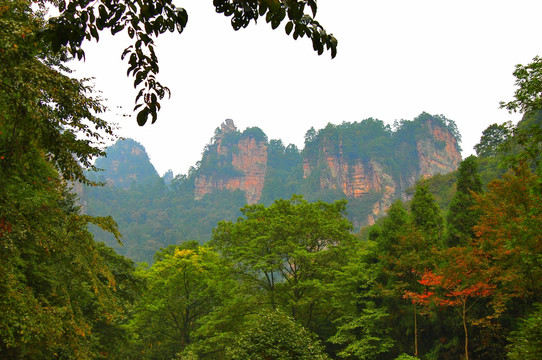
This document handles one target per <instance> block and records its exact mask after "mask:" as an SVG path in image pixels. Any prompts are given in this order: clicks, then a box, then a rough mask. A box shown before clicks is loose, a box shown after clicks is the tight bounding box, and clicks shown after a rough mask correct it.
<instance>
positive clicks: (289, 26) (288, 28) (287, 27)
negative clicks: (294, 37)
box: [285, 21, 294, 35]
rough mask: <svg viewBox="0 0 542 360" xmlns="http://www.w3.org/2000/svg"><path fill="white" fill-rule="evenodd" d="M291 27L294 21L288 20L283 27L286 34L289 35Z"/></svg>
mask: <svg viewBox="0 0 542 360" xmlns="http://www.w3.org/2000/svg"><path fill="white" fill-rule="evenodd" d="M293 28H294V23H293V22H292V21H288V23H286V27H285V30H286V34H288V35H290V33H291V32H292V29H293Z"/></svg>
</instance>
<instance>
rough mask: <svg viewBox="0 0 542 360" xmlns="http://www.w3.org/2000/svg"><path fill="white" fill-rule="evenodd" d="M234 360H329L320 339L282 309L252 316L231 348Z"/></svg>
mask: <svg viewBox="0 0 542 360" xmlns="http://www.w3.org/2000/svg"><path fill="white" fill-rule="evenodd" d="M227 358H228V359H231V360H244V359H254V360H266V359H274V360H313V359H319V360H325V359H328V357H327V355H326V354H325V352H324V349H323V347H322V345H321V344H320V342H319V341H318V340H316V337H315V336H314V335H313V334H311V333H310V332H309V331H307V330H306V329H305V328H303V326H301V325H300V324H298V323H296V322H295V320H294V319H292V318H291V317H289V316H287V315H286V314H284V313H281V312H280V311H278V310H272V311H262V312H259V313H258V314H256V315H254V316H252V319H251V320H250V321H249V322H248V323H247V324H246V326H245V327H244V330H243V331H241V333H240V334H239V335H238V337H237V339H236V340H235V342H234V343H232V344H231V345H230V346H229V347H228V349H227Z"/></svg>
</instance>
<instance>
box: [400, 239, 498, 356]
mask: <svg viewBox="0 0 542 360" xmlns="http://www.w3.org/2000/svg"><path fill="white" fill-rule="evenodd" d="M440 258H441V261H442V262H441V263H440V264H439V266H438V267H436V268H435V269H434V270H431V269H427V270H426V271H424V272H423V274H422V278H421V279H420V280H419V283H420V284H421V285H423V286H425V289H424V291H423V292H421V293H416V292H412V291H406V292H405V294H404V296H405V297H406V298H409V299H411V300H412V302H413V303H416V304H420V305H423V306H426V307H430V306H439V307H448V306H450V307H454V308H455V309H457V311H458V313H459V315H460V317H461V321H462V325H463V331H464V346H465V359H467V360H468V359H469V347H468V344H469V335H468V334H469V333H468V322H469V318H468V317H467V313H468V312H469V310H470V309H471V308H472V306H473V305H474V304H475V303H476V302H477V301H478V299H480V298H487V297H489V296H491V295H492V294H493V293H494V292H495V288H496V285H495V284H493V283H492V281H493V279H492V275H493V274H492V272H491V269H487V268H485V264H484V261H485V258H484V257H483V256H480V255H479V254H478V253H477V252H476V251H475V250H472V249H469V248H466V247H455V248H449V249H446V250H443V251H442V252H441V256H440Z"/></svg>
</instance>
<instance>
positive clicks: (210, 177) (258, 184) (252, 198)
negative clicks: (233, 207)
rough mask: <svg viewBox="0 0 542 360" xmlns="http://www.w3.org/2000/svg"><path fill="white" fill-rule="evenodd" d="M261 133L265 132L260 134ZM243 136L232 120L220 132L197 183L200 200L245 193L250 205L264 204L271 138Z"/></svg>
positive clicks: (216, 136) (210, 146)
mask: <svg viewBox="0 0 542 360" xmlns="http://www.w3.org/2000/svg"><path fill="white" fill-rule="evenodd" d="M260 132H261V130H260ZM262 134H263V133H261V134H259V133H257V132H256V133H255V134H253V133H251V132H248V133H247V132H245V133H242V134H241V133H239V131H237V128H236V127H235V125H234V123H233V121H232V120H230V119H228V120H226V121H225V122H224V123H223V124H222V126H221V127H220V129H217V131H216V134H215V137H214V138H213V140H212V143H211V144H210V145H209V146H208V147H207V149H206V151H205V152H204V159H203V161H202V167H201V168H200V170H201V171H200V174H199V175H198V176H197V177H196V179H195V182H194V197H195V199H196V200H199V199H201V198H203V196H204V195H206V194H209V193H211V192H212V191H214V190H216V189H227V190H237V189H239V190H241V191H243V192H244V193H245V197H246V200H247V203H248V204H255V203H257V202H258V201H259V200H260V197H261V195H262V190H263V186H264V182H265V175H266V170H267V138H265V135H264V137H262V136H261V135H262Z"/></svg>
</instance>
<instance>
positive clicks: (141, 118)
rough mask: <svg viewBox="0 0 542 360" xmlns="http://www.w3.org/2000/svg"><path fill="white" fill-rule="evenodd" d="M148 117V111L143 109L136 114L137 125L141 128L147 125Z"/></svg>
mask: <svg viewBox="0 0 542 360" xmlns="http://www.w3.org/2000/svg"><path fill="white" fill-rule="evenodd" d="M148 115H149V109H148V108H145V109H143V110H141V111H140V112H139V113H138V114H137V124H138V125H139V126H143V125H145V124H146V123H147V117H148Z"/></svg>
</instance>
